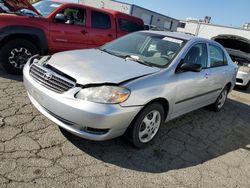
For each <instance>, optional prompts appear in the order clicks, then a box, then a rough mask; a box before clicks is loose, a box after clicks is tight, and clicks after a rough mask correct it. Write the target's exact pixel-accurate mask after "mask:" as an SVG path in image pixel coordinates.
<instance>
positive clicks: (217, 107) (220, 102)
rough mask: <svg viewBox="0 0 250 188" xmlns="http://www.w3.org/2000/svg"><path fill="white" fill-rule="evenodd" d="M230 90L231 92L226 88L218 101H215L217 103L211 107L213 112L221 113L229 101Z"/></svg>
mask: <svg viewBox="0 0 250 188" xmlns="http://www.w3.org/2000/svg"><path fill="white" fill-rule="evenodd" d="M228 90H229V88H228V87H227V86H226V87H225V88H224V89H223V90H222V91H221V93H220V95H219V97H218V98H217V100H216V101H215V103H213V104H212V105H210V109H211V110H213V111H215V112H219V111H220V110H221V109H222V107H223V106H224V104H225V102H226V100H227V95H228Z"/></svg>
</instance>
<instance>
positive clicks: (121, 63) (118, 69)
mask: <svg viewBox="0 0 250 188" xmlns="http://www.w3.org/2000/svg"><path fill="white" fill-rule="evenodd" d="M47 64H49V65H51V66H53V67H54V68H56V69H57V70H59V71H61V72H63V73H65V74H67V75H69V76H70V77H72V78H74V79H76V80H77V83H78V84H81V85H86V84H102V83H115V84H119V83H121V82H123V81H126V80H130V79H133V78H137V77H141V76H144V75H149V74H152V73H155V72H158V71H160V70H161V69H160V68H157V67H149V66H146V65H142V64H139V63H137V62H134V61H130V60H125V59H123V58H119V57H116V56H113V55H110V54H107V53H105V52H102V51H100V50H98V49H89V50H74V51H68V52H61V53H57V54H55V55H53V56H52V57H51V59H50V60H49V61H48V62H47Z"/></svg>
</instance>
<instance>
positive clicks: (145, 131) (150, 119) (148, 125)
mask: <svg viewBox="0 0 250 188" xmlns="http://www.w3.org/2000/svg"><path fill="white" fill-rule="evenodd" d="M160 124H161V114H160V112H159V111H157V110H153V111H151V112H149V113H148V114H147V115H146V116H145V117H144V119H143V120H142V123H141V125H140V128H139V140H140V141H141V142H142V143H147V142H149V141H150V140H152V139H153V138H154V136H155V135H156V133H157V131H158V129H159V127H160Z"/></svg>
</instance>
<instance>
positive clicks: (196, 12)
mask: <svg viewBox="0 0 250 188" xmlns="http://www.w3.org/2000/svg"><path fill="white" fill-rule="evenodd" d="M120 1H122V2H126V3H130V4H135V5H138V6H141V7H144V8H147V9H150V10H153V11H156V12H159V13H162V14H164V15H167V16H170V17H174V18H176V19H186V18H187V17H191V18H199V19H204V17H205V16H210V17H212V19H211V22H212V23H213V24H220V25H226V26H235V27H242V26H243V24H244V23H245V22H250V0H120Z"/></svg>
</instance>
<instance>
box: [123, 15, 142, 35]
mask: <svg viewBox="0 0 250 188" xmlns="http://www.w3.org/2000/svg"><path fill="white" fill-rule="evenodd" d="M119 28H120V30H121V31H126V32H134V31H140V30H143V25H140V24H138V23H136V22H133V21H130V20H127V19H123V18H120V19H119Z"/></svg>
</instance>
